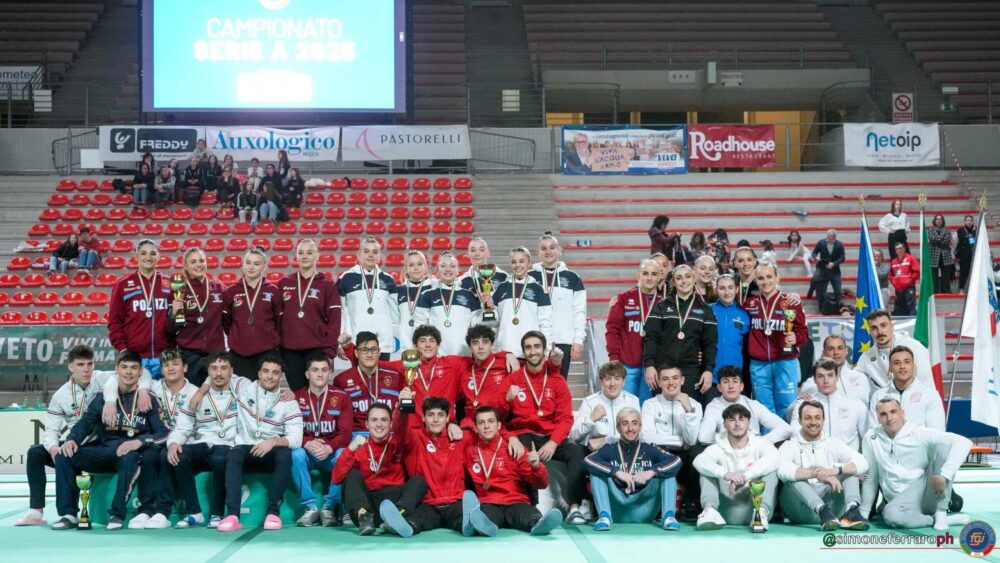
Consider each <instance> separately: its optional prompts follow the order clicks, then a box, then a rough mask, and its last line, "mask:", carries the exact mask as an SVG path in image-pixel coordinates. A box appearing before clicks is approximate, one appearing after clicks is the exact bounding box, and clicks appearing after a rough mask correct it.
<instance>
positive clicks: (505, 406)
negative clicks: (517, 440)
mask: <svg viewBox="0 0 1000 563" xmlns="http://www.w3.org/2000/svg"><path fill="white" fill-rule="evenodd" d="M463 359H464V360H465V361H466V362H465V368H464V369H463V370H462V381H461V383H460V388H461V390H462V394H463V395H464V396H465V418H464V420H463V422H462V425H463V426H465V427H468V428H472V427H474V426H475V425H476V423H475V415H476V410H477V409H479V407H484V406H489V407H493V408H495V409H496V410H497V414H498V415H499V416H500V420H501V421H504V420H507V415H508V414H509V413H510V403H508V402H507V390H508V389H510V381H508V377H507V354H506V353H505V352H496V353H495V354H493V356H491V357H489V358H487V359H486V361H485V362H483V364H482V365H474V362H475V360H474V359H473V358H472V357H471V356H469V357H463ZM490 362H493V367H491V368H490V370H489V373H487V374H486V375H485V377H484V375H483V372H484V371H485V370H486V368H487V367H489V365H490ZM473 370H475V374H476V383H475V384H473V382H472V374H473ZM476 386H478V387H479V396H478V397H477V396H476ZM477 401H478V404H475V403H476V402H477Z"/></svg>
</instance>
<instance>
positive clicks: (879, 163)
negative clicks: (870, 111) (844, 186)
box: [844, 123, 941, 168]
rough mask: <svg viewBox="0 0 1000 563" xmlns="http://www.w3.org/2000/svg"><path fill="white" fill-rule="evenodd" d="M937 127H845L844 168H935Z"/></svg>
mask: <svg viewBox="0 0 1000 563" xmlns="http://www.w3.org/2000/svg"><path fill="white" fill-rule="evenodd" d="M940 161H941V143H940V137H939V135H938V124H937V123H845V124H844V164H845V165H847V166H866V167H869V168H905V167H917V166H937V165H938V164H939V163H940Z"/></svg>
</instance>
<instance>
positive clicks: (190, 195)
mask: <svg viewBox="0 0 1000 563" xmlns="http://www.w3.org/2000/svg"><path fill="white" fill-rule="evenodd" d="M183 178H184V179H183V181H182V182H181V186H182V187H183V188H184V195H183V197H184V203H186V204H188V205H190V206H191V207H198V204H199V203H200V202H201V192H202V191H204V190H205V169H204V168H203V167H202V166H201V164H200V161H199V160H198V157H196V156H192V157H191V160H190V161H188V167H187V168H185V169H184V176H183Z"/></svg>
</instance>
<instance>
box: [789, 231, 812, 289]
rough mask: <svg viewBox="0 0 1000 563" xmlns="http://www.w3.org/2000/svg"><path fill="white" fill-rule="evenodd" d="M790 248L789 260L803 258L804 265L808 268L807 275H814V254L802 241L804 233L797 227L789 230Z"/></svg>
mask: <svg viewBox="0 0 1000 563" xmlns="http://www.w3.org/2000/svg"><path fill="white" fill-rule="evenodd" d="M788 250H789V252H790V254H789V255H788V261H789V262H794V261H796V260H801V261H802V266H803V267H805V269H806V276H807V277H810V278H811V277H812V276H813V268H812V255H811V254H810V253H809V249H808V248H806V245H805V244H804V243H803V242H802V235H801V234H800V233H799V231H798V230H797V229H792V230H791V231H788Z"/></svg>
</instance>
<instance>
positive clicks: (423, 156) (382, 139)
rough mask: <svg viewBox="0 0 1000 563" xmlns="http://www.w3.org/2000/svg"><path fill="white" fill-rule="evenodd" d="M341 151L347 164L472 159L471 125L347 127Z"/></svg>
mask: <svg viewBox="0 0 1000 563" xmlns="http://www.w3.org/2000/svg"><path fill="white" fill-rule="evenodd" d="M342 148H343V159H344V160H345V161H362V160H466V159H469V158H472V145H471V144H470V143H469V127H468V125H428V126H408V125H377V126H371V127H344V142H343V147H342Z"/></svg>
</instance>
